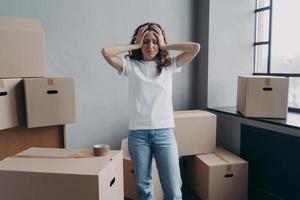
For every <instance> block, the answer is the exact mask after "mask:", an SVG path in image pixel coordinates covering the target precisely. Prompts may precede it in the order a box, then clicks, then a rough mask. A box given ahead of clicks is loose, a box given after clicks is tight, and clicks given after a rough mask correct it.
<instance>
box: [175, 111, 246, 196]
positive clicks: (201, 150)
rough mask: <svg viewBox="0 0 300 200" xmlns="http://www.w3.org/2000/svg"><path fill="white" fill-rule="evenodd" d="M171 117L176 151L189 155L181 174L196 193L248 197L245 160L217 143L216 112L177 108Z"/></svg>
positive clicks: (182, 154) (200, 194)
mask: <svg viewBox="0 0 300 200" xmlns="http://www.w3.org/2000/svg"><path fill="white" fill-rule="evenodd" d="M174 120H175V129H174V133H175V137H176V140H177V144H178V151H179V155H180V156H183V157H185V156H188V157H186V158H187V163H186V169H185V170H186V171H185V173H184V174H185V175H186V176H187V181H188V184H189V185H190V186H191V188H192V189H193V190H194V191H195V193H196V194H197V195H198V196H199V197H201V199H203V200H223V199H224V200H227V199H232V200H238V199H239V200H245V199H247V177H248V174H247V173H248V165H247V162H246V161H244V160H243V159H241V158H239V157H237V156H235V155H233V154H232V153H230V152H228V151H226V150H224V149H222V148H217V147H216V125H217V117H216V115H215V114H213V113H210V112H207V111H202V110H189V111H176V112H174Z"/></svg>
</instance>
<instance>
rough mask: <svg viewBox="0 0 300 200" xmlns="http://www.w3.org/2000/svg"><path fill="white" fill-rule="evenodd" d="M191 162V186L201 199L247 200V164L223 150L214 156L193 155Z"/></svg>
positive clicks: (189, 180) (189, 165) (188, 166)
mask: <svg viewBox="0 0 300 200" xmlns="http://www.w3.org/2000/svg"><path fill="white" fill-rule="evenodd" d="M187 161H188V162H187V177H188V182H189V185H190V186H191V188H192V189H193V190H194V191H195V193H196V194H197V195H198V196H199V197H201V199H203V200H228V199H230V200H246V199H247V182H248V163H247V161H245V160H243V159H241V158H239V157H238V156H236V155H234V154H232V153H230V152H229V151H226V150H225V149H223V148H221V147H217V149H216V151H215V152H214V153H208V154H202V155H196V156H191V157H189V158H188V160H187Z"/></svg>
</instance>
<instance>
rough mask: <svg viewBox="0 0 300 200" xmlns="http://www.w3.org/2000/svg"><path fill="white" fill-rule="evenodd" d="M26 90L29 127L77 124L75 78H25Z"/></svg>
mask: <svg viewBox="0 0 300 200" xmlns="http://www.w3.org/2000/svg"><path fill="white" fill-rule="evenodd" d="M24 89H25V103H26V114H27V127H29V128H33V127H41V126H52V125H59V124H68V123H72V122H75V118H76V116H75V92H74V80H73V78H67V77H60V78H59V77H56V78H25V79H24Z"/></svg>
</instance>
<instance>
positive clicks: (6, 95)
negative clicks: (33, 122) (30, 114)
mask: <svg viewBox="0 0 300 200" xmlns="http://www.w3.org/2000/svg"><path fill="white" fill-rule="evenodd" d="M23 94H24V92H23V83H22V79H20V78H16V79H0V112H1V115H0V130H3V129H8V128H12V127H16V126H21V125H24V124H25V110H24V97H23V96H24V95H23Z"/></svg>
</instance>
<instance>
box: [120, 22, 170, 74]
mask: <svg viewBox="0 0 300 200" xmlns="http://www.w3.org/2000/svg"><path fill="white" fill-rule="evenodd" d="M145 25H148V28H147V30H150V31H154V29H153V25H156V26H157V27H158V28H160V30H161V31H162V34H163V36H164V41H165V43H166V44H167V40H166V35H165V31H164V30H163V29H162V28H161V26H160V25H159V24H157V23H150V22H148V23H144V24H142V25H140V26H139V27H137V28H136V29H135V31H134V34H133V36H132V38H131V42H130V44H134V42H135V39H136V36H137V33H138V30H139V29H140V28H141V27H143V26H145ZM128 53H129V54H128V55H126V57H129V58H130V59H135V60H138V61H141V60H143V53H142V50H141V49H135V50H132V51H129V52H128ZM155 57H156V63H157V66H156V75H157V76H159V75H160V74H161V71H162V69H163V68H167V67H168V66H169V65H171V57H170V55H169V51H166V50H161V49H159V50H158V53H157V55H156V56H155Z"/></svg>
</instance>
